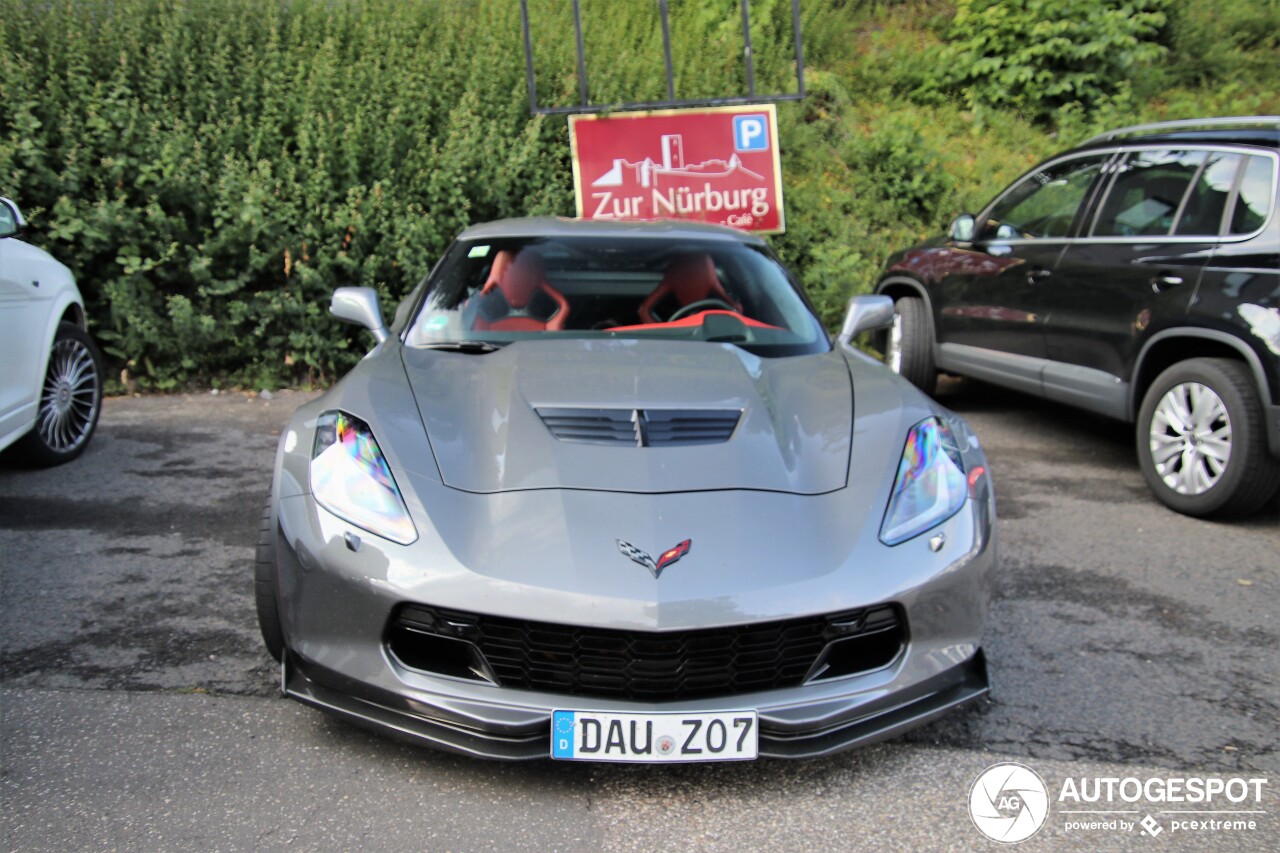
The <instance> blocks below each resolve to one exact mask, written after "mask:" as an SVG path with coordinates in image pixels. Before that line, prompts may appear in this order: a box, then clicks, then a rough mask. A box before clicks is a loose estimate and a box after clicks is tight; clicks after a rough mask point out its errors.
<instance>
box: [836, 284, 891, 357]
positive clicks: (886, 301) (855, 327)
mask: <svg viewBox="0 0 1280 853" xmlns="http://www.w3.org/2000/svg"><path fill="white" fill-rule="evenodd" d="M896 314H897V309H895V308H894V306H893V300H892V299H890V298H889V297H888V296H855V297H853V298H852V299H850V300H849V312H848V313H847V314H845V315H844V325H842V326H841V327H840V334H839V336H838V337H837V338H836V340H838V341H840V343H842V344H844V345H845V346H848V345H849V342H850V341H852V340H853V339H854V338H856V337H857V336H858V335H860V334H862V333H863V332H868V331H871V330H872V329H884V328H887V327H889V326H892V325H893V318H894V316H895V315H896Z"/></svg>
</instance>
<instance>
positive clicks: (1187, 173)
mask: <svg viewBox="0 0 1280 853" xmlns="http://www.w3.org/2000/svg"><path fill="white" fill-rule="evenodd" d="M1207 155H1208V152H1206V151H1169V150H1158V151H1132V152H1130V153H1129V154H1128V155H1127V156H1126V157H1125V160H1124V162H1123V163H1121V164H1120V165H1119V166H1117V167H1116V170H1115V177H1114V178H1113V179H1112V182H1111V187H1110V188H1109V189H1108V190H1107V195H1106V201H1105V202H1103V205H1102V210H1101V212H1100V213H1099V214H1098V219H1097V222H1096V223H1095V224H1094V228H1093V236H1095V237H1139V236H1148V235H1155V234H1169V233H1171V232H1172V230H1173V223H1174V220H1175V218H1176V217H1177V215H1178V210H1179V208H1181V207H1182V200H1183V198H1185V197H1186V195H1187V190H1188V188H1189V187H1190V186H1191V181H1192V179H1193V178H1194V177H1195V176H1196V173H1197V172H1198V171H1199V170H1200V167H1201V166H1202V165H1203V164H1204V161H1205V159H1206V157H1207ZM1213 233H1215V234H1216V233H1217V227H1216V226H1215V227H1214V229H1213Z"/></svg>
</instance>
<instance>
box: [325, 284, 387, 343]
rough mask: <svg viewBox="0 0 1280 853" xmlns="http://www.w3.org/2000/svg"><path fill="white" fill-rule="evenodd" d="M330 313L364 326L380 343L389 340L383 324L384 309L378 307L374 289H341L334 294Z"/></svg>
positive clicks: (330, 304)
mask: <svg viewBox="0 0 1280 853" xmlns="http://www.w3.org/2000/svg"><path fill="white" fill-rule="evenodd" d="M329 313H330V314H332V315H333V316H335V317H337V318H338V319H339V320H345V321H346V322H348V323H355V324H356V325H359V326H364V327H365V328H366V329H368V330H369V331H371V332H373V336H374V337H375V338H377V340H378V343H382V342H383V341H385V340H386V339H387V327H386V325H385V324H384V323H383V322H382V309H381V308H380V307H379V306H378V292H377V291H376V290H374V289H373V288H372V287H339V288H338V289H337V290H335V291H334V292H333V301H331V302H330V303H329Z"/></svg>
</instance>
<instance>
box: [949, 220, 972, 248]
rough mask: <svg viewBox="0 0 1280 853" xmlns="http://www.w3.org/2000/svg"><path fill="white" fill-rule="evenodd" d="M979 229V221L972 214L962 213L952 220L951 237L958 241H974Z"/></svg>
mask: <svg viewBox="0 0 1280 853" xmlns="http://www.w3.org/2000/svg"><path fill="white" fill-rule="evenodd" d="M977 230H978V221H977V220H976V219H974V218H973V216H972V214H968V213H962V214H960V215H959V216H957V217H956V218H955V219H953V220H951V230H950V232H949V233H950V236H951V239H952V240H954V241H955V242H957V243H972V242H973V238H974V236H975V235H976V232H977Z"/></svg>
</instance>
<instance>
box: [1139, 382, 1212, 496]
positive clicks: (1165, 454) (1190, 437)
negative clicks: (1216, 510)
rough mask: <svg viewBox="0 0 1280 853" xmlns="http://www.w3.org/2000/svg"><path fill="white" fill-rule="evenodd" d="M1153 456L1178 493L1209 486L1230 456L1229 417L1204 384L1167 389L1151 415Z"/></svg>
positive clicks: (1158, 470)
mask: <svg viewBox="0 0 1280 853" xmlns="http://www.w3.org/2000/svg"><path fill="white" fill-rule="evenodd" d="M1150 441H1151V461H1152V463H1153V464H1154V465H1155V469H1156V473H1157V474H1158V475H1159V477H1160V478H1161V479H1162V480H1163V481H1164V484H1165V485H1166V486H1168V487H1169V488H1170V489H1172V490H1173V491H1175V492H1177V493H1178V494H1180V495H1200V494H1204V493H1205V492H1207V491H1208V490H1209V489H1212V488H1213V487H1214V485H1216V484H1217V482H1218V480H1219V479H1220V478H1221V477H1222V474H1223V472H1224V471H1225V470H1226V468H1227V464H1228V463H1229V462H1230V461H1231V417H1230V415H1229V414H1228V413H1227V407H1226V405H1225V404H1224V403H1223V402H1222V398H1221V397H1219V396H1218V395H1217V393H1215V392H1214V390H1213V389H1212V388H1210V387H1208V386H1207V385H1202V384H1200V383H1199V382H1183V383H1181V384H1179V385H1175V386H1173V387H1172V388H1170V389H1169V390H1168V391H1167V392H1166V393H1165V395H1164V396H1163V397H1161V398H1160V402H1159V403H1158V404H1157V405H1156V409H1155V412H1154V413H1153V415H1152V418H1151V431H1150Z"/></svg>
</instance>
